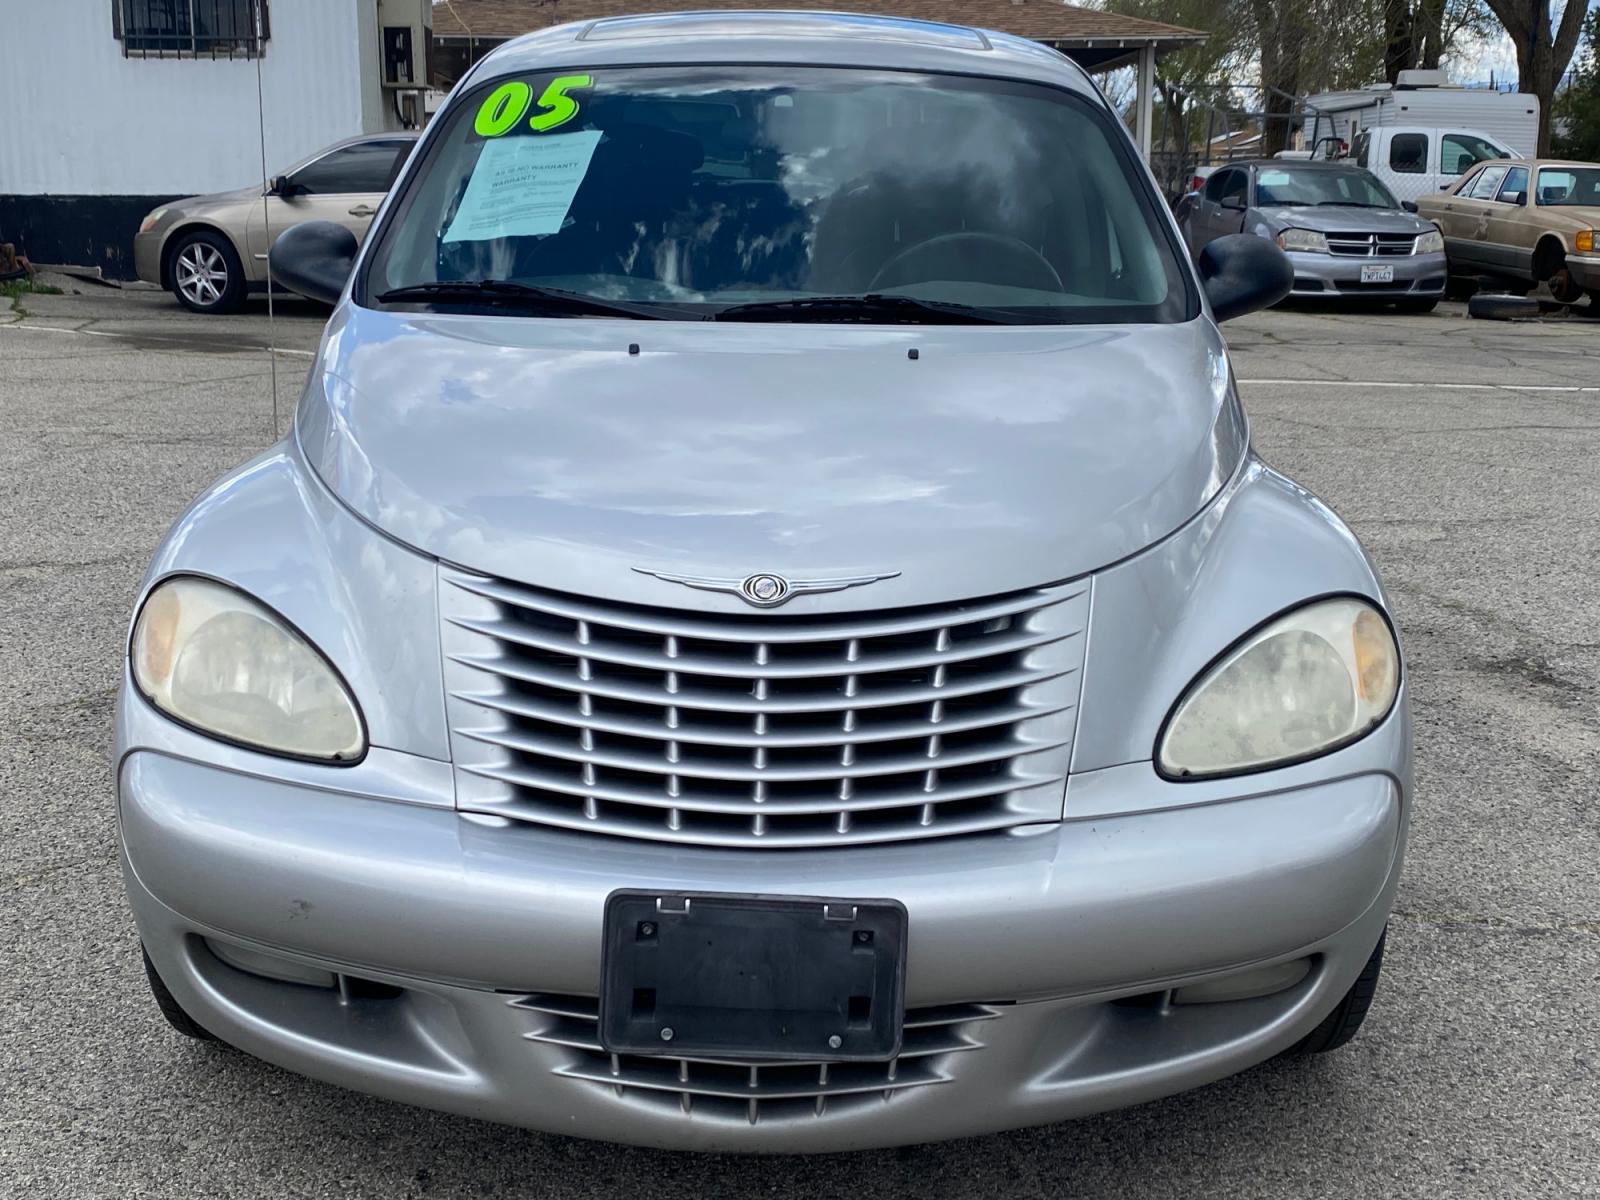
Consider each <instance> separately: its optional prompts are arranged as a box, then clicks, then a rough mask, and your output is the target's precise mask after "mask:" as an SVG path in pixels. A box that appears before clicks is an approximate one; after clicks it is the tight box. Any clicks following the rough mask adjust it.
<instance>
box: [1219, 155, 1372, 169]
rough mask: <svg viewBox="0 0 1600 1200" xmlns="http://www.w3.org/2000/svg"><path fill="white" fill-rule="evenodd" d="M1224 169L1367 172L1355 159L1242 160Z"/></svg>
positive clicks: (1223, 164) (1221, 165)
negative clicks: (1289, 168) (1259, 168)
mask: <svg viewBox="0 0 1600 1200" xmlns="http://www.w3.org/2000/svg"><path fill="white" fill-rule="evenodd" d="M1223 167H1280V168H1281V167H1294V168H1296V169H1299V170H1306V171H1328V170H1332V169H1334V168H1336V167H1340V168H1343V169H1345V170H1349V169H1350V168H1351V167H1355V168H1356V169H1357V170H1360V171H1365V170H1366V168H1365V167H1363V166H1360V165H1359V164H1358V163H1357V162H1356V160H1355V159H1353V158H1336V159H1326V158H1241V159H1238V160H1236V161H1234V162H1226V163H1218V164H1217V169H1218V170H1221V169H1222V168H1223Z"/></svg>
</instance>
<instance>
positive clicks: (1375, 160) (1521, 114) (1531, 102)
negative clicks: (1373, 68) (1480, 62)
mask: <svg viewBox="0 0 1600 1200" xmlns="http://www.w3.org/2000/svg"><path fill="white" fill-rule="evenodd" d="M1305 112H1306V117H1305V130H1304V136H1305V144H1306V145H1307V146H1308V147H1316V148H1317V153H1318V156H1319V157H1321V156H1322V155H1323V154H1325V153H1326V151H1327V148H1328V147H1329V146H1330V145H1337V146H1342V147H1343V148H1344V152H1345V153H1348V154H1349V155H1350V156H1351V157H1353V158H1355V159H1356V160H1357V161H1358V162H1359V163H1360V164H1361V165H1362V166H1364V167H1366V168H1367V169H1368V170H1369V171H1371V172H1372V173H1373V174H1374V175H1376V176H1378V178H1380V179H1381V180H1383V182H1384V183H1385V184H1387V185H1388V186H1389V190H1390V191H1392V192H1394V193H1395V195H1397V196H1399V197H1400V198H1401V199H1402V200H1415V199H1417V198H1418V197H1419V196H1422V195H1426V194H1428V193H1430V192H1434V191H1438V190H1439V189H1440V188H1445V187H1449V186H1450V185H1451V184H1452V183H1454V182H1455V181H1456V180H1457V179H1458V178H1460V177H1461V175H1462V174H1463V173H1465V172H1466V171H1469V170H1471V169H1472V167H1473V166H1474V165H1475V164H1477V163H1479V162H1481V161H1483V160H1484V159H1486V158H1530V157H1532V156H1533V154H1534V152H1535V150H1536V149H1537V147H1538V141H1539V99H1538V97H1537V96H1528V95H1524V94H1522V93H1521V92H1498V91H1494V90H1492V89H1489V88H1466V87H1460V86H1456V85H1452V84H1451V83H1449V81H1448V80H1447V79H1446V77H1445V74H1444V72H1443V71H1402V72H1400V80H1399V82H1398V83H1396V84H1394V85H1393V86H1391V85H1389V84H1386V83H1385V84H1376V85H1373V86H1371V87H1365V88H1361V89H1360V90H1358V91H1353V92H1324V93H1322V94H1321V95H1318V96H1311V97H1308V98H1307V99H1306V102H1305ZM1330 139H1331V140H1330Z"/></svg>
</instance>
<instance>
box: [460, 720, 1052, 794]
mask: <svg viewBox="0 0 1600 1200" xmlns="http://www.w3.org/2000/svg"><path fill="white" fill-rule="evenodd" d="M457 732H458V733H460V735H461V736H462V737H468V738H475V739H477V740H479V741H484V742H488V743H490V744H492V745H496V746H503V747H505V748H506V749H508V750H518V751H522V752H524V753H527V754H534V755H538V756H540V757H543V758H554V759H560V760H562V761H566V762H575V763H593V764H594V765H595V766H596V767H609V768H611V769H613V770H618V771H637V772H639V773H641V774H650V775H662V776H666V775H676V776H678V777H680V778H682V779H710V780H717V781H718V782H724V783H729V782H731V783H755V782H756V781H757V780H763V779H764V780H766V781H767V782H768V783H801V782H804V781H806V780H814V779H816V778H818V777H819V776H821V777H823V778H827V779H837V780H844V779H868V778H872V777H876V776H880V775H906V774H911V773H915V772H918V771H926V770H928V769H929V768H930V767H933V766H935V765H937V766H938V768H939V769H940V770H948V769H949V768H951V767H970V766H975V765H977V764H979V763H987V762H1009V761H1010V760H1011V759H1013V758H1015V757H1016V756H1017V755H1018V754H1022V753H1033V752H1038V751H1043V750H1052V749H1054V748H1055V747H1057V746H1060V745H1061V744H1062V743H1063V742H1064V741H1065V739H1061V740H1059V741H1055V742H1044V743H1041V744H1039V745H1033V746H1024V745H1020V744H1018V743H1017V742H1015V741H1011V740H1007V741H1004V742H996V743H993V744H990V745H983V746H978V747H976V748H974V749H970V750H963V751H960V752H959V753H945V754H940V755H938V756H936V757H935V756H932V755H929V754H928V752H927V751H926V750H923V751H921V752H920V753H917V754H897V755H890V756H885V757H882V758H874V759H867V760H863V761H859V762H854V763H852V764H850V765H849V766H842V765H840V764H839V762H838V758H839V755H838V754H837V753H836V754H835V755H834V762H833V764H832V765H831V766H829V765H827V764H815V763H813V764H807V765H802V766H793V767H774V766H764V767H762V766H755V765H748V766H742V765H739V764H738V763H736V762H733V761H730V760H721V761H719V760H717V759H714V758H697V757H695V756H694V755H680V756H679V757H678V758H675V759H671V760H668V759H664V758H662V757H661V756H660V755H658V754H656V755H651V754H643V753H632V754H630V753H623V752H617V751H609V750H604V749H600V748H599V747H595V748H591V749H584V748H583V747H582V746H580V745H577V744H574V743H572V742H565V741H561V740H560V739H557V738H552V737H547V736H544V735H541V734H537V733H526V732H523V731H519V730H509V729H508V730H484V729H461V730H457ZM923 740H925V739H923Z"/></svg>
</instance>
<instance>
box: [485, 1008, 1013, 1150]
mask: <svg viewBox="0 0 1600 1200" xmlns="http://www.w3.org/2000/svg"><path fill="white" fill-rule="evenodd" d="M508 1003H509V1004H510V1005H511V1006H512V1007H513V1008H517V1009H520V1010H522V1011H524V1012H526V1013H527V1014H528V1017H529V1020H530V1024H531V1027H530V1028H529V1029H528V1030H527V1031H526V1032H524V1033H523V1035H522V1036H523V1037H524V1038H525V1039H526V1040H527V1041H529V1042H531V1043H535V1044H537V1045H540V1046H543V1047H548V1050H547V1053H550V1054H553V1055H556V1056H558V1057H557V1059H556V1061H555V1062H553V1063H552V1064H551V1065H550V1068H549V1069H550V1070H551V1072H552V1073H553V1074H555V1075H556V1076H558V1077H560V1078H563V1079H569V1080H572V1081H574V1082H575V1083H578V1084H584V1085H593V1086H599V1087H603V1088H605V1089H607V1090H608V1091H613V1092H615V1093H616V1094H617V1095H619V1096H623V1095H633V1096H636V1097H641V1098H646V1099H652V1098H653V1099H654V1101H655V1102H658V1103H661V1104H663V1105H670V1106H671V1107H672V1108H675V1109H677V1110H678V1111H680V1112H681V1113H682V1114H683V1115H684V1116H686V1117H710V1118H722V1119H727V1120H738V1121H749V1122H752V1123H753V1122H757V1121H760V1120H762V1119H764V1118H767V1117H769V1116H782V1115H787V1116H795V1115H810V1116H816V1117H821V1116H825V1115H827V1114H828V1113H830V1112H840V1111H847V1110H848V1106H850V1105H851V1104H862V1103H869V1102H870V1103H882V1102H884V1101H887V1100H890V1099H892V1098H893V1097H894V1096H895V1095H897V1094H899V1093H901V1092H904V1091H906V1090H908V1089H911V1088H917V1087H923V1086H928V1085H934V1084H939V1083H944V1082H947V1081H948V1080H949V1079H951V1078H952V1077H953V1076H952V1074H951V1066H950V1064H951V1063H952V1062H953V1061H954V1060H953V1059H952V1057H951V1056H953V1055H962V1054H966V1053H968V1052H971V1051H976V1050H981V1049H983V1040H982V1037H981V1032H982V1028H983V1024H984V1023H985V1022H987V1021H992V1020H995V1019H997V1018H999V1017H1000V1016H1001V1014H1002V1013H1003V1012H1004V1007H1003V1006H1001V1005H998V1004H947V1005H941V1006H939V1007H937V1008H926V1009H910V1010H908V1011H907V1012H906V1014H905V1023H904V1036H903V1039H902V1046H901V1052H900V1053H899V1054H898V1055H897V1056H895V1057H894V1058H892V1059H888V1060H886V1061H881V1062H830V1063H823V1062H790V1061H771V1060H761V1061H755V1060H749V1059H735V1058H709V1057H702V1056H694V1055H690V1056H678V1055H668V1054H659V1055H657V1054H611V1053H609V1052H607V1051H606V1049H605V1048H604V1047H603V1046H602V1045H601V1043H600V1038H599V1026H598V1020H599V1016H598V1013H599V1005H598V1002H597V1001H596V1000H595V999H594V998H593V997H588V996H560V995H552V994H549V993H531V994H529V995H526V996H518V997H515V998H513V999H511V1000H509V1001H508Z"/></svg>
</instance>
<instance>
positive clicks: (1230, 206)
mask: <svg viewBox="0 0 1600 1200" xmlns="http://www.w3.org/2000/svg"><path fill="white" fill-rule="evenodd" d="M1222 207H1223V208H1225V209H1227V210H1228V211H1229V212H1244V211H1245V206H1244V205H1243V204H1241V203H1240V202H1239V201H1237V200H1224V201H1223V202H1222Z"/></svg>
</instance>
